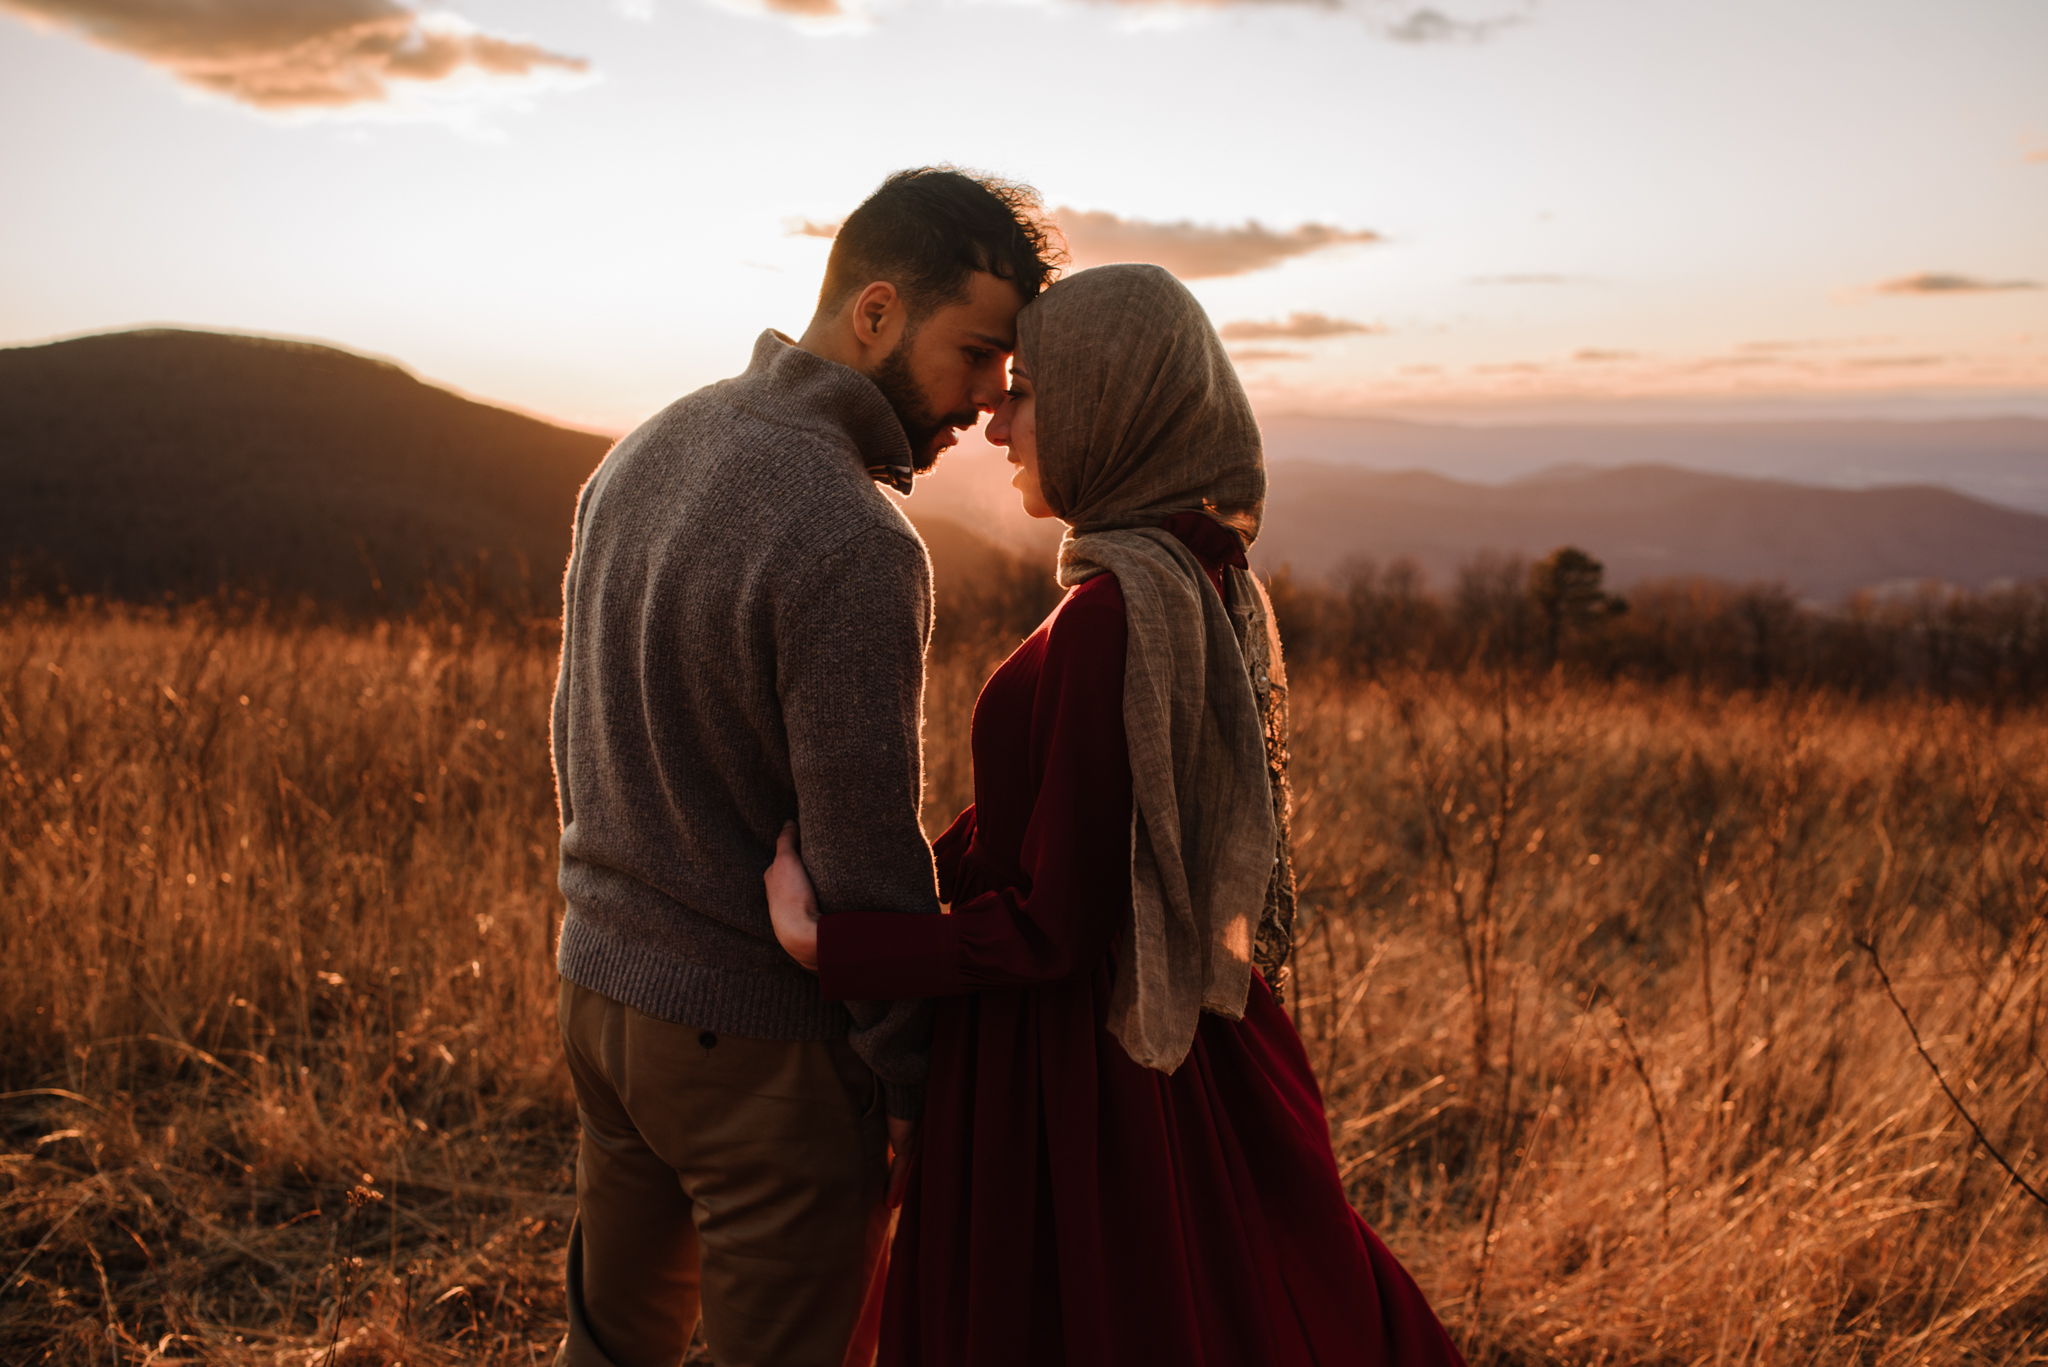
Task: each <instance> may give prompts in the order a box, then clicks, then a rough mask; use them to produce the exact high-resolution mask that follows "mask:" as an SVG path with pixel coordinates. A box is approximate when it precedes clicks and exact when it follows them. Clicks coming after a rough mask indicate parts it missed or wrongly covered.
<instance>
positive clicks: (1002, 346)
mask: <svg viewBox="0 0 2048 1367" xmlns="http://www.w3.org/2000/svg"><path fill="white" fill-rule="evenodd" d="M967 335H968V336H969V337H972V338H973V339H974V340H975V341H977V342H980V343H981V344H982V345H983V346H990V347H994V348H995V349H996V350H997V351H1015V350H1016V349H1017V343H1016V340H1015V339H1014V338H1009V337H998V336H996V335H995V334H993V333H988V332H973V331H969V332H968V334H967Z"/></svg>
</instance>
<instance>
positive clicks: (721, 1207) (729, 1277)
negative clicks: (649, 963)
mask: <svg viewBox="0 0 2048 1367" xmlns="http://www.w3.org/2000/svg"><path fill="white" fill-rule="evenodd" d="M560 1009H561V1022H562V1041H563V1044H564V1045H565V1046H566V1049H567V1052H568V1056H569V1072H570V1075H571V1077H572V1078H573V1079H574V1081H575V1085H576V1106H577V1112H578V1116H579V1118H580V1120H581V1121H582V1130H583V1132H582V1144H581V1147H580V1149H579V1151H578V1154H577V1158H576V1206H577V1213H576V1223H575V1225H574V1226H573V1227H572V1228H571V1230H570V1233H569V1269H568V1293H569V1337H568V1340H567V1341H566V1342H565V1343H564V1344H563V1346H562V1351H561V1354H560V1356H559V1357H558V1358H557V1359H556V1361H557V1363H558V1364H560V1365H561V1367H675V1364H676V1363H678V1362H680V1361H681V1360H682V1356H683V1352H684V1350H685V1349H686V1348H687V1347H688V1345H689V1341H690V1336H691V1334H692V1333H693V1332H694V1331H695V1330H696V1327H697V1318H698V1315H699V1313H700V1307H701V1313H702V1315H703V1319H704V1336H705V1339H706V1341H707V1342H708V1343H709V1345H710V1348H711V1354H712V1357H713V1359H714V1360H715V1361H716V1362H717V1363H718V1364H719V1367H754V1364H761V1365H762V1367H847V1365H848V1364H852V1365H853V1367H865V1365H866V1364H867V1363H871V1362H872V1361H873V1360H874V1340H873V1324H874V1322H875V1320H876V1316H875V1314H874V1313H873V1311H874V1309H875V1304H874V1302H875V1301H876V1300H877V1298H879V1296H880V1293H881V1285H880V1284H881V1278H880V1276H879V1275H877V1273H878V1269H879V1267H880V1263H881V1258H882V1255H883V1253H884V1251H885V1248H886V1238H887V1231H888V1214H889V1212H888V1211H887V1210H886V1209H885V1208H884V1206H883V1195H884V1191H883V1188H884V1184H885V1182H886V1180H887V1176H888V1167H887V1161H886V1154H887V1146H888V1126H887V1122H886V1121H885V1120H884V1118H883V1113H882V1088H881V1084H880V1083H879V1082H877V1081H876V1079H875V1076H874V1074H873V1073H871V1072H869V1070H868V1067H867V1065H866V1064H864V1063H862V1062H861V1060H860V1059H859V1057H858V1056H856V1055H855V1054H854V1052H853V1050H852V1049H851V1048H850V1047H848V1045H847V1043H846V1041H845V1040H829V1041H827V1040H808V1041H798V1042H789V1041H778V1040H754V1039H743V1038H739V1037H736V1036H733V1035H723V1034H714V1033H713V1032H711V1031H708V1030H698V1029H695V1028H693V1027H690V1026H682V1025H675V1024H671V1023H670V1022H667V1021H661V1020H656V1019H654V1018H653V1017H652V1016H647V1015H643V1014H642V1013H641V1012H638V1011H635V1010H633V1009H632V1008H631V1007H629V1006H625V1005H622V1004H621V1003H619V1002H615V1001H613V1000H611V999H610V998H609V997H605V996H601V995H599V994H598V993H596V992H592V991H590V990H589V989H588V988H585V987H579V986H578V985H577V984H575V983H572V982H568V981H564V982H563V983H562V998H561V1008H560ZM864 1308H865V1309H866V1310H867V1312H868V1313H865V1314H863V1310H864ZM857 1323H858V1324H859V1325H860V1326H861V1328H862V1330H863V1332H862V1333H861V1334H860V1335H859V1337H860V1339H861V1340H863V1341H862V1342H860V1343H852V1342H851V1340H852V1339H853V1338H854V1337H855V1333H854V1331H855V1328H856V1324H857Z"/></svg>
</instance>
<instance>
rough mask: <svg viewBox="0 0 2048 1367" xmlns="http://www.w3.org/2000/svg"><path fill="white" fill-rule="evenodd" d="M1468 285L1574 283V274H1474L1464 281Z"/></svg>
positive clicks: (1575, 280) (1575, 281)
mask: <svg viewBox="0 0 2048 1367" xmlns="http://www.w3.org/2000/svg"><path fill="white" fill-rule="evenodd" d="M1465 283H1466V284H1468V285H1575V284H1577V283H1579V281H1578V278H1577V277H1576V276H1570V275H1544V274H1540V273H1533V274H1532V273H1523V274H1520V275H1475V276H1473V277H1472V278H1471V279H1469V280H1467V281H1466V282H1465Z"/></svg>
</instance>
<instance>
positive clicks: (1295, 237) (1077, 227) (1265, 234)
mask: <svg viewBox="0 0 2048 1367" xmlns="http://www.w3.org/2000/svg"><path fill="white" fill-rule="evenodd" d="M1052 217H1053V219H1054V220H1055V221H1056V222H1057V223H1058V224H1059V225H1060V229H1061V231H1063V232H1064V233H1065V234H1066V237H1067V248H1068V250H1069V251H1070V252H1071V253H1072V255H1073V259H1074V264H1075V265H1076V266H1103V265H1108V264H1109V263H1110V262H1113V261H1149V262H1151V263H1153V264H1154V265H1159V266H1164V267H1166V269H1168V270H1170V271H1172V272H1173V273H1174V274H1175V275H1177V276H1179V277H1180V278H1181V279H1183V280H1209V279H1214V278H1216V277H1218V276H1225V275H1247V274H1249V273H1251V272H1252V271H1262V270H1265V269H1266V268H1267V267H1268V266H1277V265H1279V264H1280V263H1281V262H1282V261H1285V260H1287V259H1288V258H1289V257H1295V256H1306V255H1308V254H1309V253H1311V252H1320V251H1327V250H1329V249H1330V248H1332V247H1341V246H1344V245H1346V244H1348V243H1361V242H1364V243H1370V242H1379V241H1382V240H1383V239H1382V238H1381V237H1380V235H1379V234H1378V233H1376V232H1373V231H1371V230H1370V229H1360V230H1356V231H1353V230H1350V229H1346V228H1335V227H1331V226H1330V225H1328V224H1325V223H1304V224H1301V225H1300V226H1299V227H1297V228H1295V229H1294V230H1293V231H1291V232H1276V231H1274V230H1273V229H1271V228H1267V227H1264V226H1263V225H1261V224H1260V223H1259V222H1257V221H1256V220H1248V221H1247V222H1245V223H1244V224H1243V226H1241V227H1236V228H1215V227H1210V226H1208V225H1206V224H1200V223H1191V222H1189V221H1187V220H1186V219H1182V220H1181V221H1180V222H1178V223H1150V222H1147V221H1145V220H1144V219H1138V218H1119V217H1117V216H1116V215H1115V214H1111V213H1104V212H1102V211H1100V210H1094V209H1088V210H1084V209H1069V208H1059V209H1055V210H1053V213H1052Z"/></svg>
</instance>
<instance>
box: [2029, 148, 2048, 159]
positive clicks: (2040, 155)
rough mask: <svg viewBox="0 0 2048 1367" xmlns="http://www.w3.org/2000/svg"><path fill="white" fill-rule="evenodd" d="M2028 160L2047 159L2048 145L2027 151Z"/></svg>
mask: <svg viewBox="0 0 2048 1367" xmlns="http://www.w3.org/2000/svg"><path fill="white" fill-rule="evenodd" d="M2027 160H2028V161H2048V147H2036V148H2035V149H2034V150H2033V151H2031V152H2029V153H2027Z"/></svg>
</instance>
